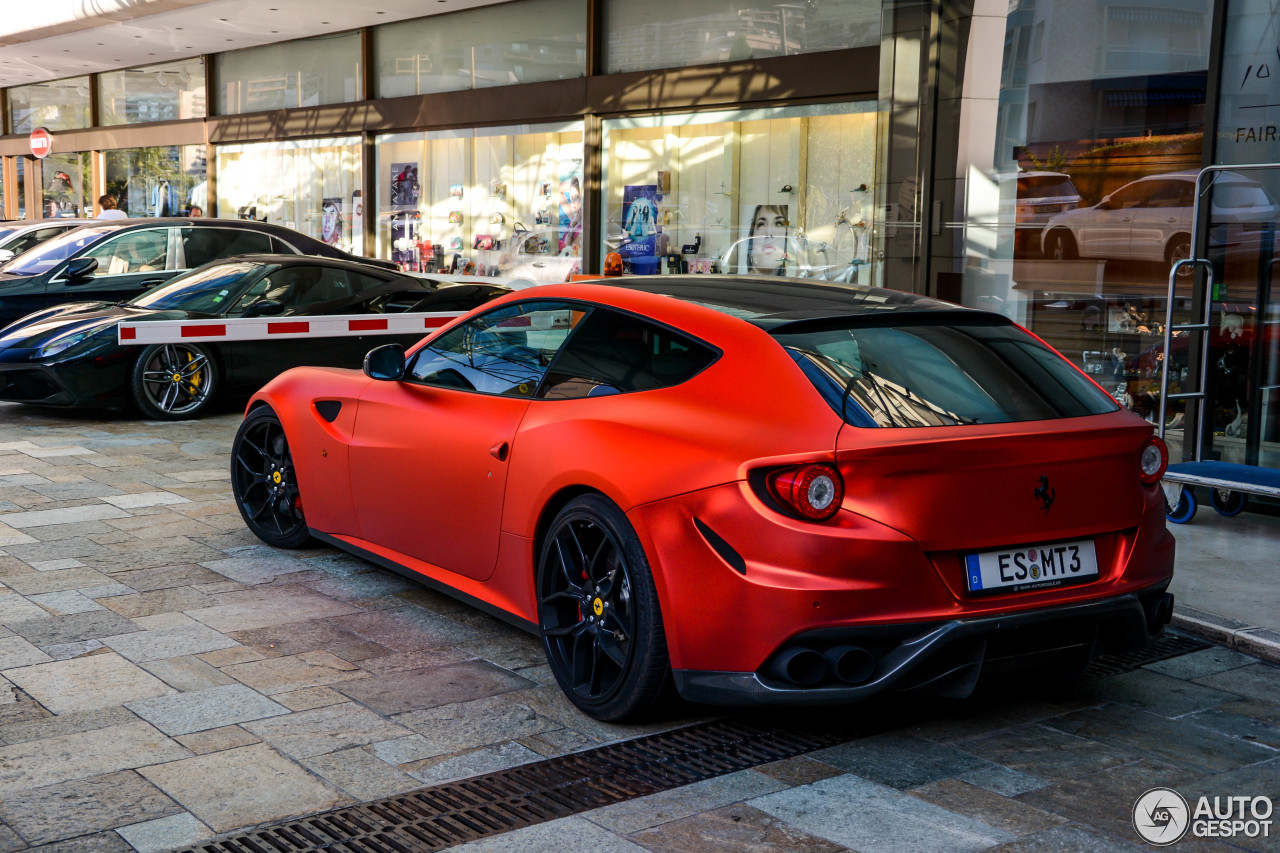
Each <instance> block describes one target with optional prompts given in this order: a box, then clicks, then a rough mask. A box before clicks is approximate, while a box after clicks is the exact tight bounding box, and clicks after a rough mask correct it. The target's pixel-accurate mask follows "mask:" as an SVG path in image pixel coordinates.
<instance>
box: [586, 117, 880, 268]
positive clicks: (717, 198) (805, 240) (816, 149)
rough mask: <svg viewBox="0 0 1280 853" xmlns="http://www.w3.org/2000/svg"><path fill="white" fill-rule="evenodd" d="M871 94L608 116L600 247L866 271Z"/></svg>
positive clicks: (714, 263)
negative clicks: (799, 103) (808, 102)
mask: <svg viewBox="0 0 1280 853" xmlns="http://www.w3.org/2000/svg"><path fill="white" fill-rule="evenodd" d="M876 115H877V114H876V105H875V103H874V102H870V101H868V102H862V103H845V104H822V105H813V106H803V107H783V108H775V109H759V110H733V111H727V112H704V113H688V114H682V115H666V116H649V117H644V118H620V119H609V120H606V121H605V122H604V144H603V148H604V160H605V176H604V199H605V200H604V210H603V219H602V221H601V223H600V227H601V233H602V235H603V239H604V245H605V250H606V251H617V252H618V253H620V254H621V255H622V256H623V260H624V265H625V266H626V267H628V268H629V271H630V272H633V273H657V272H669V273H710V272H734V273H748V272H749V273H756V274H763V275H781V276H801V277H811V278H823V279H829V280H833V281H851V282H862V283H873V282H875V281H877V279H878V273H877V271H876V269H875V265H874V264H873V263H872V254H871V242H872V241H871V234H872V230H871V218H872V213H873V211H872V207H873V205H872V192H871V188H872V186H873V185H874V178H875V139H876Z"/></svg>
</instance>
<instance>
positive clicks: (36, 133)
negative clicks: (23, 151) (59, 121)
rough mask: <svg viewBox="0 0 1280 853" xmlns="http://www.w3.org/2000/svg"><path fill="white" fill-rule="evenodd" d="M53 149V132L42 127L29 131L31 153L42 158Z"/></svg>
mask: <svg viewBox="0 0 1280 853" xmlns="http://www.w3.org/2000/svg"><path fill="white" fill-rule="evenodd" d="M52 150H53V134H51V133H49V131H47V130H45V129H44V128H43V127H37V128H36V129H35V130H33V131H31V153H32V154H34V155H35V156H36V157H38V158H39V159H41V160H43V159H44V158H45V157H48V156H49V152H50V151H52Z"/></svg>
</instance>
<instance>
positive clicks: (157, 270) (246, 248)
mask: <svg viewBox="0 0 1280 853" xmlns="http://www.w3.org/2000/svg"><path fill="white" fill-rule="evenodd" d="M267 252H271V253H276V254H293V255H318V256H321V257H326V258H340V259H344V260H349V261H362V262H363V263H367V264H372V265H375V266H385V267H387V268H390V269H395V265H394V264H392V263H391V262H390V261H382V260H373V259H368V260H366V259H361V258H357V257H355V256H353V255H349V254H347V253H346V252H343V251H342V250H340V249H335V248H334V247H333V246H329V245H327V244H325V243H322V242H320V241H319V240H316V239H314V238H312V237H308V236H307V235H306V234H300V233H298V232H297V231H294V230H293V229H291V228H283V227H281V226H279V225H272V224H269V223H266V222H243V221H240V220H237V219H171V218H166V219H112V220H103V221H100V222H94V223H92V224H89V225H81V226H80V227H79V228H73V229H72V230H70V231H67V232H65V233H63V234H61V235H59V236H57V237H54V238H52V239H50V240H47V241H46V242H44V243H42V244H40V245H38V246H36V247H35V248H33V249H31V250H29V251H27V252H25V253H23V254H21V255H19V256H18V257H16V258H14V259H13V260H11V261H9V262H8V263H6V264H5V265H4V266H2V267H0V326H3V325H6V324H8V323H12V322H13V321H14V320H17V319H18V318H19V317H22V316H24V315H26V314H30V313H31V312H32V311H39V310H40V309H42V308H48V307H49V306H51V305H60V304H62V303H64V302H84V301H86V300H96V299H102V300H106V301H109V302H117V301H119V300H122V299H132V298H133V297H135V296H141V295H142V294H143V293H145V292H146V291H148V290H150V289H151V288H153V287H155V286H156V285H158V284H163V283H164V282H166V281H168V280H169V279H171V278H174V277H175V276H177V275H180V274H181V273H184V272H186V271H187V270H190V269H195V268H196V267H198V266H201V265H203V264H206V263H209V262H210V261H215V260H218V259H219V258H229V257H232V256H233V255H247V254H255V253H267Z"/></svg>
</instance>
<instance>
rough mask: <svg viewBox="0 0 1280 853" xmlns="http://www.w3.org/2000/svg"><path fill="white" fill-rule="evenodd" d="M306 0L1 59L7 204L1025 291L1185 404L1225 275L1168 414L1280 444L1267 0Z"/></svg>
mask: <svg viewBox="0 0 1280 853" xmlns="http://www.w3.org/2000/svg"><path fill="white" fill-rule="evenodd" d="M151 2H153V3H156V2H159V0H151ZM233 2H234V0H214V2H213V3H211V4H209V5H210V6H212V7H217V6H218V4H220V3H227V4H230V3H233ZM439 2H442V3H443V2H445V0H439ZM242 5H243V4H242ZM252 5H253V4H250V6H252ZM310 6H311V7H314V10H315V14H318V15H323V14H325V13H326V11H327V10H328V9H330V8H336V7H335V6H334V5H333V4H331V3H330V2H329V0H316V2H314V3H312V4H310ZM142 11H143V12H145V11H146V9H145V8H143V9H142ZM274 11H276V9H275V8H270V9H263V10H260V11H259V12H254V13H245V12H243V11H242V12H241V14H242V16H243V15H246V14H254V15H258V16H260V17H261V21H260V22H259V21H257V20H251V21H250V22H249V23H250V25H251V26H252V25H253V24H257V23H260V27H258V34H257V37H256V38H255V39H252V40H251V41H254V42H256V43H253V44H252V45H251V46H246V47H242V48H237V49H227V50H221V49H219V50H213V48H212V45H213V44H214V43H215V41H216V40H210V39H206V40H205V41H201V42H199V43H198V44H194V45H191V46H190V47H191V48H194V50H193V51H192V52H190V53H184V52H183V51H184V47H186V46H184V45H181V44H178V42H181V41H182V39H177V40H176V41H172V40H171V42H170V43H169V44H168V45H167V48H166V50H167V51H168V52H167V53H165V52H164V51H161V56H160V57H159V59H158V60H157V61H154V62H148V63H134V62H130V61H127V60H124V61H120V62H119V64H118V65H116V64H112V61H111V60H109V59H105V58H100V59H99V60H98V61H97V65H96V67H90V68H89V70H88V71H86V73H84V74H81V75H76V76H67V75H66V74H58V73H56V71H55V70H53V69H52V68H51V69H50V70H48V71H46V72H44V76H43V77H42V76H41V71H40V69H38V68H37V69H36V70H35V71H34V72H31V73H30V74H29V78H30V79H29V82H26V81H24V82H22V83H20V84H13V85H8V86H7V88H4V89H3V90H2V91H0V114H2V115H3V127H2V130H3V135H2V136H0V178H2V180H0V193H2V195H0V205H2V206H3V211H4V214H5V216H6V217H8V218H23V217H26V218H35V217H39V216H71V215H92V214H93V213H94V212H95V211H94V206H95V203H96V202H95V200H96V199H97V198H98V196H99V195H101V194H102V193H110V194H112V195H114V196H116V197H117V198H118V199H119V202H120V204H119V206H120V207H121V208H123V209H125V210H126V211H127V212H128V213H129V214H130V215H134V216H138V215H160V216H166V215H173V216H179V215H188V214H189V213H190V212H191V211H192V208H200V211H201V212H202V213H203V215H206V216H222V217H242V218H257V219H263V218H265V219H268V220H269V221H272V222H279V223H282V224H284V225H287V226H290V227H293V228H296V229H298V230H301V231H304V232H307V233H309V234H312V235H313V236H317V237H319V238H321V239H324V240H326V241H327V242H330V243H333V244H336V245H340V246H343V247H345V248H348V249H350V250H351V251H353V252H356V253H358V254H366V255H376V256H378V257H384V258H392V259H394V260H396V261H397V262H399V263H400V264H401V265H402V266H403V267H404V268H406V269H410V270H418V271H433V270H453V271H458V272H464V271H465V272H475V273H479V274H485V273H491V274H510V275H520V276H523V277H532V278H539V279H545V280H557V279H563V278H564V277H565V276H566V275H567V274H569V273H570V272H573V271H583V272H595V271H598V270H599V269H600V266H601V261H602V258H603V256H604V255H605V254H606V253H607V252H612V251H617V252H619V253H620V254H622V255H623V257H624V260H625V262H626V264H627V266H628V268H629V269H630V271H631V272H633V273H637V274H646V273H658V272H666V273H678V274H688V275H696V274H700V273H705V272H712V271H723V272H756V273H764V274H776V275H780V276H810V277H821V278H828V279H831V280H838V281H854V282H862V283H868V284H876V285H882V286H885V287H891V288H897V289H902V290H910V291H914V292H918V293H929V294H932V295H936V296H940V297H942V298H946V299H951V300H954V301H957V302H961V303H963V304H966V305H970V306H976V307H982V308H987V309H991V310H995V311H999V312H1001V313H1004V314H1006V315H1008V316H1010V317H1012V318H1013V319H1015V320H1017V321H1018V322H1020V323H1023V324H1024V325H1026V326H1028V327H1029V328H1030V329H1032V330H1033V331H1034V332H1036V334H1038V335H1040V336H1041V337H1043V338H1045V339H1046V340H1047V341H1048V342H1049V343H1051V344H1053V345H1054V346H1055V347H1057V348H1058V349H1059V350H1061V351H1062V352H1063V353H1064V354H1065V355H1067V356H1068V357H1069V358H1071V359H1073V360H1074V361H1076V363H1078V364H1079V365H1080V366H1081V367H1082V368H1083V369H1084V370H1085V371H1086V372H1087V373H1088V374H1089V375H1090V376H1092V377H1093V378H1095V379H1096V380H1097V381H1098V382H1099V384H1101V385H1103V387H1105V388H1106V389H1107V390H1108V391H1109V392H1111V393H1112V394H1113V396H1115V398H1116V399H1117V400H1119V401H1120V402H1121V403H1123V404H1124V405H1126V406H1128V407H1130V408H1131V409H1133V410H1134V411H1136V412H1138V413H1139V414H1141V415H1143V416H1144V417H1147V418H1149V419H1151V420H1153V421H1154V420H1155V418H1156V417H1157V413H1158V411H1159V410H1160V406H1159V402H1160V401H1159V399H1158V398H1159V394H1160V388H1159V376H1160V371H1161V368H1162V366H1163V362H1164V360H1165V358H1166V353H1165V349H1164V345H1163V337H1164V328H1165V326H1166V325H1167V319H1166V312H1167V311H1168V310H1169V308H1170V303H1171V301H1172V308H1173V317H1174V322H1175V323H1177V322H1185V321H1186V320H1187V319H1188V318H1190V317H1192V316H1199V312H1201V311H1202V310H1203V308H1204V307H1205V304H1206V301H1207V302H1208V307H1209V308H1210V311H1211V318H1212V319H1211V323H1210V327H1211V328H1210V329H1209V331H1208V333H1207V334H1205V335H1201V334H1199V333H1197V332H1190V333H1182V334H1178V335H1174V336H1173V340H1172V342H1171V345H1170V347H1169V352H1168V353H1167V357H1168V359H1169V363H1170V365H1171V369H1170V380H1171V389H1170V391H1171V393H1177V392H1181V391H1185V390H1187V389H1188V388H1190V387H1192V386H1194V385H1196V384H1197V380H1198V377H1199V376H1200V375H1201V374H1202V373H1203V375H1204V376H1205V377H1206V380H1207V388H1206V391H1207V398H1206V399H1207V402H1206V404H1205V405H1204V412H1203V419H1201V418H1200V417H1199V415H1200V412H1199V411H1198V410H1197V409H1196V408H1195V406H1194V404H1193V405H1192V408H1191V409H1189V410H1186V411H1184V407H1183V401H1181V400H1178V401H1173V400H1171V401H1168V403H1167V405H1166V407H1165V408H1166V421H1167V422H1168V424H1169V438H1170V441H1171V443H1172V444H1173V445H1174V447H1175V451H1177V450H1178V448H1179V446H1180V447H1181V449H1182V452H1186V453H1190V452H1191V450H1192V449H1193V447H1194V446H1195V444H1196V442H1200V443H1201V444H1202V447H1203V450H1204V452H1205V454H1206V456H1208V457H1209V458H1222V459H1226V460H1228V461H1237V462H1245V463H1247V464H1253V465H1262V466H1264V467H1271V468H1276V467H1280V450H1278V449H1277V448H1278V447H1280V445H1278V444H1277V442H1280V417H1278V416H1277V411H1278V410H1280V301H1278V300H1277V294H1276V293H1275V290H1274V288H1273V285H1272V270H1273V268H1274V266H1273V265H1274V261H1275V259H1276V257H1277V254H1276V248H1275V239H1274V228H1275V222H1276V220H1277V218H1280V167H1277V168H1271V169H1268V168H1253V167H1254V166H1260V165H1266V164H1272V163H1275V162H1276V161H1280V140H1277V136H1276V127H1277V125H1280V34H1278V33H1277V26H1278V24H1277V20H1276V18H1275V16H1274V13H1273V10H1272V9H1271V8H1270V6H1269V5H1268V4H1267V3H1265V2H1263V0H935V2H921V1H919V0H911V1H910V2H906V1H905V0H904V2H897V0H884V2H872V0H803V2H771V0H749V2H747V3H745V4H743V3H734V4H728V3H724V2H721V0H686V2H680V3H676V2H670V0H657V2H654V3H650V4H643V5H637V4H633V3H629V2H626V0H515V2H508V3H502V4H493V5H478V6H477V5H472V6H471V7H470V8H465V9H460V10H458V11H448V12H443V13H441V14H435V15H429V16H418V17H414V16H413V15H414V14H419V13H420V12H422V11H426V10H425V7H422V8H419V9H417V10H416V11H414V12H412V13H409V12H405V11H404V9H403V8H402V9H401V11H400V12H398V13H397V14H396V15H394V16H393V17H395V18H397V19H395V20H387V22H386V23H380V22H378V21H380V20H382V19H378V18H376V17H374V15H381V14H383V12H382V11H371V12H370V13H369V24H368V25H366V26H358V27H355V28H348V29H332V31H330V30H328V29H323V28H321V29H322V30H323V31H322V32H320V33H319V34H313V35H310V36H308V37H305V38H293V39H285V40H281V39H276V40H274V41H273V40H272V39H271V38H270V31H269V27H270V26H271V24H270V21H269V17H270V16H269V14H268V12H274ZM146 20H147V19H146V18H145V17H139V18H137V19H136V22H137V23H139V24H141V23H144V22H145V21H146ZM223 20H225V19H223ZM112 21H115V23H112V22H111V21H107V20H106V19H105V18H104V20H103V21H101V22H100V24H101V26H100V28H99V31H100V32H102V33H104V34H106V36H107V38H117V37H122V35H123V34H122V33H120V32H119V31H118V30H119V28H120V24H119V23H118V19H112ZM242 23H243V20H242ZM321 23H323V22H321ZM93 24H94V22H93V21H89V22H87V23H86V24H84V25H83V26H81V27H80V29H81V30H84V29H85V27H88V28H89V31H90V32H92V28H93ZM2 28H3V25H2V24H0V29H2ZM170 29H171V30H172V29H173V28H172V27H171V28H170ZM77 37H80V36H77ZM136 37H137V38H142V36H140V35H139V36H136ZM46 41H48V39H46ZM228 41H231V39H228ZM109 43H110V42H109V41H108V42H102V41H99V42H98V45H99V46H100V47H101V46H103V45H104V44H109ZM7 49H8V48H3V49H0V53H2V52H3V50H7ZM103 49H104V50H109V48H106V47H104V48H103ZM108 55H109V53H107V54H102V56H103V57H105V56H108ZM0 58H3V57H2V56H0ZM90 65H92V63H90ZM9 82H10V83H13V81H12V80H10V81H9ZM38 129H44V130H46V131H48V133H49V136H50V137H51V139H52V149H51V151H50V152H49V153H48V154H47V155H46V156H44V157H36V156H34V155H33V152H32V142H33V137H32V134H33V132H35V131H37V130H38ZM1206 167H1234V168H1232V169H1221V170H1216V171H1211V172H1210V173H1209V174H1207V175H1206V176H1205V177H1204V178H1202V179H1201V180H1200V181H1199V183H1197V176H1198V175H1199V173H1200V171H1201V170H1202V169H1205V168H1206ZM1246 167H1247V168H1246ZM1187 257H1199V258H1207V259H1208V260H1209V261H1211V262H1212V267H1213V283H1212V287H1209V286H1208V281H1207V279H1206V278H1205V273H1204V272H1203V271H1202V270H1199V269H1198V270H1196V271H1195V272H1188V273H1187V274H1185V275H1181V276H1178V277H1176V280H1175V282H1174V287H1173V290H1172V299H1171V296H1170V286H1169V268H1170V265H1171V263H1172V262H1174V261H1176V260H1178V259H1181V258H1187ZM1202 364H1203V365H1204V366H1205V367H1206V369H1205V370H1203V371H1201V369H1200V366H1201V365H1202Z"/></svg>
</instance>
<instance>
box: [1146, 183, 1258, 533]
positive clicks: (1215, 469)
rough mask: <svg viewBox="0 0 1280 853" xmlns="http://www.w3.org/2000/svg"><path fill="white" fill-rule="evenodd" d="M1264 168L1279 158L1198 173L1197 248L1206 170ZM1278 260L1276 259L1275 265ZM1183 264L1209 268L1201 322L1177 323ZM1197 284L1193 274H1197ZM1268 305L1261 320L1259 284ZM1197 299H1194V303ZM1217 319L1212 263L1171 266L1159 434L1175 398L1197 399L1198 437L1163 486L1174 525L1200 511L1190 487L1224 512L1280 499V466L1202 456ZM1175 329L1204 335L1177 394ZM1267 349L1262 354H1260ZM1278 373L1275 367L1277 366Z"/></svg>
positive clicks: (1189, 260)
mask: <svg viewBox="0 0 1280 853" xmlns="http://www.w3.org/2000/svg"><path fill="white" fill-rule="evenodd" d="M1262 169H1274V170H1280V163H1265V164H1253V165H1247V166H1210V167H1208V168H1205V169H1203V170H1202V171H1201V172H1200V174H1199V175H1198V176H1197V177H1196V188H1195V202H1194V207H1193V213H1192V216H1193V218H1192V238H1191V246H1192V250H1193V251H1194V249H1195V247H1196V246H1197V245H1199V244H1198V243H1197V242H1196V236H1197V235H1196V231H1197V229H1199V227H1200V199H1201V198H1202V196H1203V193H1204V190H1205V188H1204V186H1203V182H1204V180H1205V176H1206V175H1211V174H1214V173H1217V172H1245V171H1258V170H1262ZM1276 263H1277V259H1272V260H1271V264H1272V265H1273V266H1274V265H1275V264H1276ZM1183 267H1190V268H1191V269H1192V271H1193V272H1194V270H1195V268H1196V267H1201V268H1203V269H1204V270H1205V283H1204V286H1205V292H1204V299H1203V305H1204V310H1203V316H1202V317H1201V320H1200V322H1198V323H1185V324H1181V325H1176V326H1175V325H1174V324H1173V305H1174V299H1175V297H1176V289H1177V283H1178V281H1177V280H1178V273H1179V271H1180V270H1181V269H1182V268H1183ZM1192 282H1193V283H1192V286H1193V287H1194V286H1195V285H1194V278H1193V279H1192ZM1260 290H1261V292H1262V299H1263V300H1264V304H1262V305H1259V306H1258V313H1259V322H1265V321H1266V313H1267V312H1266V307H1267V306H1266V304H1265V299H1266V292H1265V289H1260ZM1193 304H1194V302H1193ZM1212 319H1213V264H1212V262H1210V261H1209V260H1208V259H1206V258H1194V257H1191V258H1183V259H1181V260H1179V261H1175V262H1174V264H1173V266H1172V267H1170V269H1169V298H1168V303H1167V306H1166V309H1165V324H1164V357H1163V358H1162V359H1161V370H1160V403H1159V421H1158V424H1159V430H1158V432H1159V435H1160V438H1161V440H1163V439H1164V437H1165V432H1166V426H1167V425H1166V423H1165V417H1166V407H1167V405H1168V401H1169V400H1170V399H1174V400H1196V401H1197V405H1196V423H1197V430H1196V437H1195V459H1194V460H1193V461H1191V462H1178V463H1174V464H1171V465H1169V468H1168V470H1167V471H1166V472H1165V475H1164V479H1163V480H1162V481H1161V486H1162V488H1163V489H1164V495H1165V506H1166V509H1167V512H1166V516H1167V518H1168V519H1169V520H1170V521H1172V522H1174V523H1175V524H1185V523H1187V522H1188V521H1190V520H1191V519H1192V518H1193V517H1194V516H1195V514H1196V508H1197V507H1196V497H1195V493H1194V492H1193V491H1192V489H1191V488H1189V487H1191V486H1207V487H1209V488H1210V489H1212V492H1211V496H1212V497H1211V502H1212V504H1213V508H1214V509H1215V510H1217V511H1218V512H1219V513H1220V514H1221V515H1224V516H1228V517H1230V516H1235V515H1239V514H1240V513H1241V512H1242V511H1243V510H1244V507H1245V503H1246V500H1247V498H1246V496H1247V495H1265V496H1268V497H1277V498H1280V470H1275V469H1270V468H1262V467H1259V466H1257V465H1240V464H1237V463H1233V462H1221V461H1215V460H1205V459H1203V458H1202V454H1203V447H1204V430H1205V424H1206V418H1205V409H1206V406H1205V403H1206V402H1207V400H1206V397H1207V392H1206V382H1207V376H1208V368H1209V333H1210V331H1211V329H1212ZM1174 332H1191V333H1195V334H1198V335H1200V346H1199V348H1198V349H1199V354H1200V363H1199V369H1198V370H1197V372H1196V379H1195V390H1194V391H1185V392H1180V393H1177V394H1170V393H1169V370H1170V364H1171V362H1172V358H1170V353H1171V352H1172V349H1171V345H1172V342H1173V333H1174ZM1192 351H1194V348H1193V350H1192ZM1261 356H1262V353H1261V352H1260V353H1259V357H1261ZM1272 372H1273V373H1275V371H1274V370H1273V371H1272ZM1264 381H1267V382H1269V383H1270V384H1266V385H1262V386H1260V387H1258V388H1257V389H1256V393H1263V392H1266V391H1270V390H1274V389H1276V388H1280V377H1276V376H1270V377H1268V378H1267V379H1266V380H1264Z"/></svg>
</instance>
